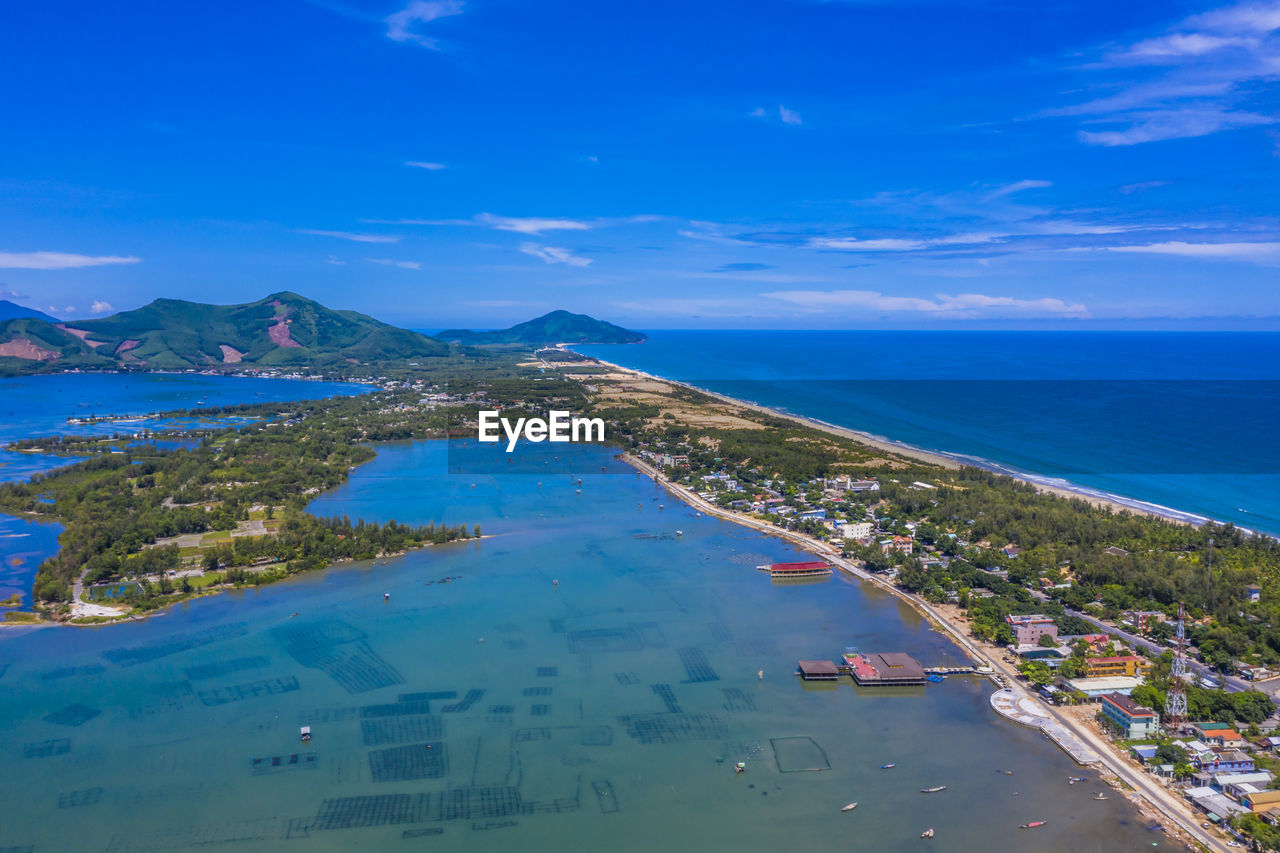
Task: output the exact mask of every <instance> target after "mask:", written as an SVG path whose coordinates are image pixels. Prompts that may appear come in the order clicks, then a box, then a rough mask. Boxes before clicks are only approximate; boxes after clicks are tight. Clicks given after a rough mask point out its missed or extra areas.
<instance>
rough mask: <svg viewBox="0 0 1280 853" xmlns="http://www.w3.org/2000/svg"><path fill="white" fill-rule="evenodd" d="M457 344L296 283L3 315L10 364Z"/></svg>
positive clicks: (323, 353)
mask: <svg viewBox="0 0 1280 853" xmlns="http://www.w3.org/2000/svg"><path fill="white" fill-rule="evenodd" d="M449 351H450V348H449V345H448V344H446V343H442V342H441V341H438V340H435V339H433V338H430V337H427V336H426V335H423V334H419V333H418V332H411V331H408V330H407V329H400V328H397V327H395V326H391V325H388V324H386V323H382V322H379V321H378V320H375V319H373V318H372V317H368V316H366V315H364V314H359V313H357V312H355V311H335V310H332V309H330V308H326V307H325V306H323V305H321V304H320V303H318V302H315V301H313V300H311V299H307V298H305V297H302V296H299V295H298V294H296V293H290V292H287V291H286V292H281V293H273V294H271V295H270V296H267V297H266V298H265V299H259V300H258V301H257V302H249V303H245V304H242V305H208V304H204V303H200V302H186V301H184V300H180V299H157V300H155V301H154V302H152V303H150V304H149V305H145V306H143V307H142V308H138V309H136V310H133V311H124V312H122V313H120V314H115V315H113V316H110V317H103V318H100V319H96V320H84V321H77V322H74V323H59V322H56V321H55V322H48V321H45V320H40V319H36V318H21V319H13V320H8V321H5V322H0V373H7V374H14V373H31V372H45V371H55V370H67V369H75V368H80V369H88V370H103V369H114V368H141V369H154V370H175V369H187V368H193V367H194V368H206V367H215V366H220V365H227V366H239V365H243V366H257V367H279V368H286V369H287V368H309V369H316V368H340V367H349V366H355V365H378V364H390V363H401V364H404V363H408V362H411V361H418V360H422V359H430V358H433V357H437V356H443V355H447V354H448V353H449Z"/></svg>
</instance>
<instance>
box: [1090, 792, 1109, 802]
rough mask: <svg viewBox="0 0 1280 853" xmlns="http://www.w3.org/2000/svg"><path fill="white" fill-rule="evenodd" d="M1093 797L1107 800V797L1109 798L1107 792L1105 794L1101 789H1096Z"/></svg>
mask: <svg viewBox="0 0 1280 853" xmlns="http://www.w3.org/2000/svg"><path fill="white" fill-rule="evenodd" d="M1093 798H1094V799H1095V800H1105V799H1108V797H1107V795H1106V794H1104V793H1102V792H1101V791H1095V792H1094V794H1093Z"/></svg>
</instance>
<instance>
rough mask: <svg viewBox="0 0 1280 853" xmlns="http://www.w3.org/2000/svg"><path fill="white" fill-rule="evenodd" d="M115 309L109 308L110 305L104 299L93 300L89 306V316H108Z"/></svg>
mask: <svg viewBox="0 0 1280 853" xmlns="http://www.w3.org/2000/svg"><path fill="white" fill-rule="evenodd" d="M114 310H116V309H114V308H112V307H111V303H110V302H107V301H106V300H104V299H95V300H93V304H92V305H90V306H89V313H90V314H110V313H111V312H112V311H114Z"/></svg>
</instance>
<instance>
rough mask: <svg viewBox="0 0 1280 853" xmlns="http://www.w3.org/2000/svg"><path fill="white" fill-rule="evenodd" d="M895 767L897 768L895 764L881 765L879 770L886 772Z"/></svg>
mask: <svg viewBox="0 0 1280 853" xmlns="http://www.w3.org/2000/svg"><path fill="white" fill-rule="evenodd" d="M897 766H898V765H896V764H881V765H880V769H881V770H888V769H890V768H893V767H897Z"/></svg>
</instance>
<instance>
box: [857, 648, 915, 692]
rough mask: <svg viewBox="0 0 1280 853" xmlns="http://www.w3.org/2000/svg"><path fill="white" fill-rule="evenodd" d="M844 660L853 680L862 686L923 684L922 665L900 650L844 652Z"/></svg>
mask: <svg viewBox="0 0 1280 853" xmlns="http://www.w3.org/2000/svg"><path fill="white" fill-rule="evenodd" d="M844 659H845V662H846V663H847V664H849V669H850V670H851V671H852V673H853V680H854V681H856V682H858V684H861V685H864V686H895V687H896V686H903V685H910V684H924V683H925V677H924V667H922V666H921V665H920V662H919V661H918V660H916V659H915V658H913V657H911V656H910V655H907V654H903V653H902V652H871V653H868V654H859V653H857V652H846V653H845V656H844Z"/></svg>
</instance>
